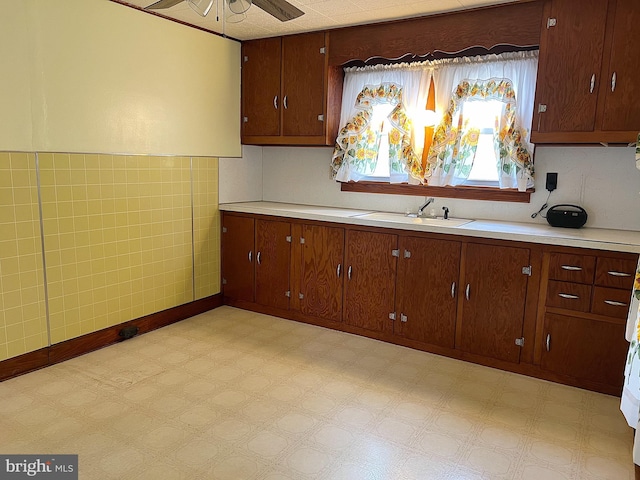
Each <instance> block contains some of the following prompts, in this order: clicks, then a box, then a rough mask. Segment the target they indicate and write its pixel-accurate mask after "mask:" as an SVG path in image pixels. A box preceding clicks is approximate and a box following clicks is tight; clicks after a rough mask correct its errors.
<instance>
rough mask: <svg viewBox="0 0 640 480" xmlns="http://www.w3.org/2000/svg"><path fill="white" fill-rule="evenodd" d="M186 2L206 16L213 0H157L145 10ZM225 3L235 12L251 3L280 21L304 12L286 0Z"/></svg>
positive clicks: (230, 0)
mask: <svg viewBox="0 0 640 480" xmlns="http://www.w3.org/2000/svg"><path fill="white" fill-rule="evenodd" d="M183 1H184V2H187V4H188V5H189V6H190V7H191V8H192V9H193V10H195V11H196V12H197V13H198V14H199V15H201V16H203V17H206V16H207V14H208V13H209V10H211V7H212V6H213V2H214V1H215V0H158V1H157V2H155V3H152V4H151V5H149V6H148V7H145V10H163V9H165V8H171V7H173V6H174V5H177V4H178V3H180V2H183ZM223 1H224V3H226V4H227V6H228V7H229V10H231V12H233V13H235V14H243V13H245V12H246V11H247V10H248V9H249V7H250V6H251V4H254V5H255V6H256V7H258V8H261V9H262V10H264V11H265V12H267V13H268V14H269V15H272V16H273V17H275V18H277V19H278V20H280V21H281V22H286V21H289V20H293V19H294V18H298V17H299V16H301V15H304V12H303V11H302V10H300V9H299V8H297V7H295V6H293V5H291V4H290V3H289V2H287V1H286V0H223Z"/></svg>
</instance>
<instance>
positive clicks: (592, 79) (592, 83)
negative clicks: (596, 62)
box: [589, 73, 596, 93]
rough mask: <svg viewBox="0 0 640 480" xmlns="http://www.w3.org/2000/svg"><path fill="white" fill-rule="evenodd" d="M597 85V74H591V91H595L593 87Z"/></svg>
mask: <svg viewBox="0 0 640 480" xmlns="http://www.w3.org/2000/svg"><path fill="white" fill-rule="evenodd" d="M595 86H596V74H595V73H594V74H593V75H591V85H590V86H589V93H593V89H594V88H595Z"/></svg>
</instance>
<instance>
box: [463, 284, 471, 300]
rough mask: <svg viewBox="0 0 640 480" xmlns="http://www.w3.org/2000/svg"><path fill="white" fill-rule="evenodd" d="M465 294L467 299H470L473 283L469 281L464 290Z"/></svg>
mask: <svg viewBox="0 0 640 480" xmlns="http://www.w3.org/2000/svg"><path fill="white" fill-rule="evenodd" d="M464 296H465V297H466V298H467V300H469V297H470V296H471V285H470V284H468V283H467V288H466V289H465V291H464Z"/></svg>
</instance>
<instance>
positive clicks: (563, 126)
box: [532, 0, 640, 143]
mask: <svg viewBox="0 0 640 480" xmlns="http://www.w3.org/2000/svg"><path fill="white" fill-rule="evenodd" d="M545 13H546V15H545V17H544V21H543V23H544V25H543V31H542V35H541V40H540V60H539V66H538V79H537V87H536V101H535V108H534V118H533V126H532V141H533V142H534V143H628V142H632V141H635V137H636V135H637V132H638V131H639V130H640V109H638V108H637V104H638V102H640V91H639V88H640V79H638V78H637V75H635V70H636V65H637V62H638V61H639V60H640V56H639V53H638V50H637V48H636V47H635V45H634V42H633V40H632V39H633V38H634V28H637V27H636V25H637V22H638V21H640V2H638V1H637V0H584V1H582V2H576V1H573V0H549V1H548V2H547V4H546V7H545ZM614 80H615V86H613V88H612V85H613V81H614Z"/></svg>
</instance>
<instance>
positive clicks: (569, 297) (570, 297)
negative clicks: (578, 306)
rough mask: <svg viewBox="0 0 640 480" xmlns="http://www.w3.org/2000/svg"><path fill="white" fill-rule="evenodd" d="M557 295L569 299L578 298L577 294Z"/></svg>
mask: <svg viewBox="0 0 640 480" xmlns="http://www.w3.org/2000/svg"><path fill="white" fill-rule="evenodd" d="M558 296H559V297H562V298H566V299H569V300H578V299H580V297H579V296H578V295H571V294H570V293H559V294H558Z"/></svg>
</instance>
